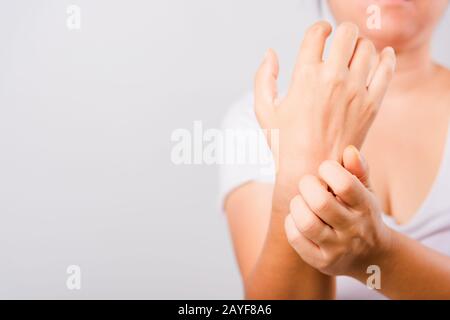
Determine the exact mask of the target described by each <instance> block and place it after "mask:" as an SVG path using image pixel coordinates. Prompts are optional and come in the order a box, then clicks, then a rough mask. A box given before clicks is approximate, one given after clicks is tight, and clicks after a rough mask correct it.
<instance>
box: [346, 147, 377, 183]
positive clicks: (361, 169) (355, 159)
mask: <svg viewBox="0 0 450 320" xmlns="http://www.w3.org/2000/svg"><path fill="white" fill-rule="evenodd" d="M342 160H343V164H344V168H345V169H347V171H348V172H350V173H351V174H353V175H354V176H355V177H357V178H358V179H359V181H361V182H362V184H364V186H366V187H367V188H369V187H370V182H369V165H368V164H367V161H366V159H364V157H363V155H362V154H361V153H360V152H359V151H358V149H357V148H356V147H355V146H348V147H347V148H345V150H344V154H343V157H342Z"/></svg>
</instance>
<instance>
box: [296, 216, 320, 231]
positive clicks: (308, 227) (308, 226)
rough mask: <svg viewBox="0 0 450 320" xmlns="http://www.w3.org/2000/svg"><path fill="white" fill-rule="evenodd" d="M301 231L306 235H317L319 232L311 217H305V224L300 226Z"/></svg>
mask: <svg viewBox="0 0 450 320" xmlns="http://www.w3.org/2000/svg"><path fill="white" fill-rule="evenodd" d="M299 230H300V232H302V233H305V234H315V233H316V231H317V225H316V222H315V221H314V220H313V219H311V217H310V216H308V218H306V217H305V219H304V221H303V223H302V224H301V225H300V226H299Z"/></svg>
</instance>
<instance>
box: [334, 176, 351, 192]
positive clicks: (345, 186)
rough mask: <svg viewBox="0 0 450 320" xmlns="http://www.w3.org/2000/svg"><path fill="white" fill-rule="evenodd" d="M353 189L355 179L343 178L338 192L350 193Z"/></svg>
mask: <svg viewBox="0 0 450 320" xmlns="http://www.w3.org/2000/svg"><path fill="white" fill-rule="evenodd" d="M352 189H353V181H352V180H351V179H349V178H345V179H342V182H341V183H340V185H339V187H338V190H337V192H338V193H339V194H350V193H351V191H352Z"/></svg>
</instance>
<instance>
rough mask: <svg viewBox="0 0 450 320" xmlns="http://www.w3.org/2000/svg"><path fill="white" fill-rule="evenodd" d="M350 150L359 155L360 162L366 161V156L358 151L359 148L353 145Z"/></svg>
mask: <svg viewBox="0 0 450 320" xmlns="http://www.w3.org/2000/svg"><path fill="white" fill-rule="evenodd" d="M350 148H351V149H352V150H353V152H354V153H355V154H356V155H357V157H358V159H359V160H360V161H362V162H365V161H366V159H365V158H364V155H363V154H362V153H361V152H360V151H359V150H358V148H356V147H355V146H354V145H351V146H350Z"/></svg>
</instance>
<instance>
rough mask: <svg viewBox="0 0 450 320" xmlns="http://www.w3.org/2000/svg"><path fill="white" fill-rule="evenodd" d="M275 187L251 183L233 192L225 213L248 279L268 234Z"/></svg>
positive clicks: (237, 256) (240, 263)
mask: <svg viewBox="0 0 450 320" xmlns="http://www.w3.org/2000/svg"><path fill="white" fill-rule="evenodd" d="M272 192H273V184H270V183H261V182H249V183H246V184H244V185H241V186H240V187H238V188H236V189H234V190H233V191H231V192H230V193H229V195H228V197H227V198H226V199H225V204H224V205H225V211H226V215H227V220H228V225H229V228H230V233H231V238H232V240H233V247H234V251H235V255H236V258H237V261H238V264H239V269H240V271H241V275H242V277H243V278H244V279H245V278H246V277H247V275H248V274H249V273H250V271H251V270H252V269H253V267H254V266H255V264H256V261H257V259H258V256H259V254H260V253H261V250H262V247H263V245H264V241H265V238H266V234H267V229H268V226H269V222H270V212H271V207H272Z"/></svg>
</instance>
